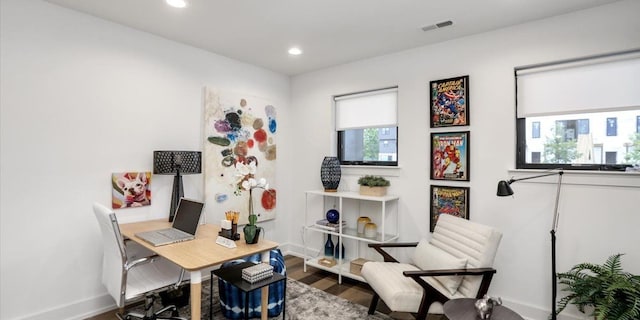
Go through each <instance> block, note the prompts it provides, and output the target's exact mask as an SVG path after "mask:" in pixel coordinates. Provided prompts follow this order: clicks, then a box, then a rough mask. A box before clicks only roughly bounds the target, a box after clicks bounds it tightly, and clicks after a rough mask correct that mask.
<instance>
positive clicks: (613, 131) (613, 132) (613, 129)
mask: <svg viewBox="0 0 640 320" xmlns="http://www.w3.org/2000/svg"><path fill="white" fill-rule="evenodd" d="M617 135H618V118H607V137H615V136H617Z"/></svg>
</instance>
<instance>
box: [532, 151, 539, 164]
mask: <svg viewBox="0 0 640 320" xmlns="http://www.w3.org/2000/svg"><path fill="white" fill-rule="evenodd" d="M540 159H541V158H540V152H537V151H536V152H531V162H532V163H540Z"/></svg>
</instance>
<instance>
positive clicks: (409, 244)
mask: <svg viewBox="0 0 640 320" xmlns="http://www.w3.org/2000/svg"><path fill="white" fill-rule="evenodd" d="M417 245H418V243H417V242H390V243H369V248H373V249H374V250H376V251H377V252H378V253H379V254H380V255H382V257H383V258H384V262H398V260H397V259H396V258H394V257H393V256H391V255H390V254H389V253H388V252H386V251H384V249H383V248H410V247H416V246H417Z"/></svg>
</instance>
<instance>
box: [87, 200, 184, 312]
mask: <svg viewBox="0 0 640 320" xmlns="http://www.w3.org/2000/svg"><path fill="white" fill-rule="evenodd" d="M93 211H94V213H95V215H96V218H97V219H98V223H99V224H100V230H101V232H102V240H103V243H104V254H103V257H102V283H103V284H104V285H105V287H106V288H107V291H108V292H109V294H110V295H111V296H112V297H113V299H114V300H115V301H116V305H117V306H118V308H119V311H118V313H116V316H117V317H118V318H119V319H132V318H139V319H144V320H153V319H173V320H185V319H184V318H180V317H178V310H177V308H176V307H175V306H166V307H164V308H162V309H161V310H158V311H155V312H154V311H153V303H154V300H155V294H156V293H157V292H159V291H162V290H166V289H168V288H169V287H170V286H175V288H177V286H178V285H180V283H181V282H182V280H183V277H184V270H183V269H181V268H180V267H179V266H177V265H175V264H173V263H172V262H170V261H168V260H166V259H164V258H162V257H159V256H157V255H154V254H153V253H151V252H150V251H148V250H146V249H145V248H143V247H141V246H139V245H136V247H132V248H128V247H129V246H128V245H125V243H124V240H123V238H122V234H121V233H120V227H119V226H118V220H117V219H116V215H115V213H114V212H113V211H111V210H110V209H109V208H107V207H105V206H103V205H101V204H98V203H94V204H93ZM128 251H135V253H133V252H128ZM142 297H144V298H145V314H140V313H133V312H129V313H126V314H123V313H124V307H125V304H126V303H128V302H131V301H133V300H137V299H139V298H142ZM169 311H171V316H170V317H160V314H162V313H164V312H169Z"/></svg>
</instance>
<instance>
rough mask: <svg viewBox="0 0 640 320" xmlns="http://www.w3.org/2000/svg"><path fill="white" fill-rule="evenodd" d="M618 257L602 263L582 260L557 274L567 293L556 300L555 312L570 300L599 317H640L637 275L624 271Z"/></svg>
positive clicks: (639, 292) (639, 278)
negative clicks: (591, 308)
mask: <svg viewBox="0 0 640 320" xmlns="http://www.w3.org/2000/svg"><path fill="white" fill-rule="evenodd" d="M620 256H622V254H620V253H619V254H615V255H612V256H610V257H609V258H608V259H607V261H606V262H605V263H604V264H603V265H599V264H592V263H581V264H578V265H576V266H574V267H573V268H571V270H569V271H568V272H565V273H558V280H559V282H560V284H562V285H565V288H563V289H562V290H563V291H566V292H568V293H569V295H567V296H566V297H564V298H562V299H560V301H559V302H558V311H557V314H559V313H560V312H561V311H562V310H564V308H565V307H566V306H567V304H569V303H571V304H573V305H575V306H576V307H577V308H578V310H580V312H583V313H584V312H585V307H593V308H594V310H593V313H592V315H593V316H594V319H598V320H603V319H617V320H632V319H640V276H638V275H633V274H631V273H628V272H625V271H623V270H622V266H621V263H620Z"/></svg>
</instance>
